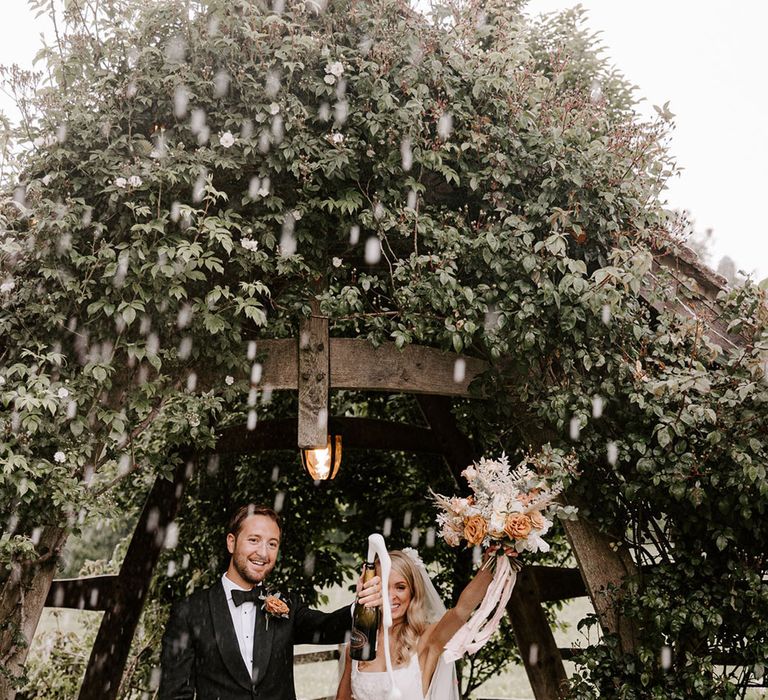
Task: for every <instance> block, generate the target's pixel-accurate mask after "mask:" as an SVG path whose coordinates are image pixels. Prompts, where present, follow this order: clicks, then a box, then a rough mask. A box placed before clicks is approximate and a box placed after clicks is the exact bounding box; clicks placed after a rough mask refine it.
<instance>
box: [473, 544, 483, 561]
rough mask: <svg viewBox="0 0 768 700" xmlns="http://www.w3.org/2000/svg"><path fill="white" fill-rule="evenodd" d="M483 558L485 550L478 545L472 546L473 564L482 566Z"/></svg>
mask: <svg viewBox="0 0 768 700" xmlns="http://www.w3.org/2000/svg"><path fill="white" fill-rule="evenodd" d="M482 560H483V550H482V549H481V548H480V547H478V546H474V547H472V566H480V562H481V561H482Z"/></svg>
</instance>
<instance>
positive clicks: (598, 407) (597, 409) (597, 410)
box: [592, 394, 605, 418]
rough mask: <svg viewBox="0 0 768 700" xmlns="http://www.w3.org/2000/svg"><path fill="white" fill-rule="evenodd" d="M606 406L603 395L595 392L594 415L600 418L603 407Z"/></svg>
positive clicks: (593, 398) (593, 399)
mask: <svg viewBox="0 0 768 700" xmlns="http://www.w3.org/2000/svg"><path fill="white" fill-rule="evenodd" d="M604 407H605V401H604V400H603V397H602V396H599V395H598V394H595V395H594V396H593V397H592V417H593V418H600V416H602V415H603V408H604Z"/></svg>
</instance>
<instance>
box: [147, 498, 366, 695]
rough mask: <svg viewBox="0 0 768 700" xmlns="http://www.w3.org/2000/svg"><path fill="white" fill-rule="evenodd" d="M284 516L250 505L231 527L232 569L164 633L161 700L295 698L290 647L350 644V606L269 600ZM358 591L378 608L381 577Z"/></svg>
mask: <svg viewBox="0 0 768 700" xmlns="http://www.w3.org/2000/svg"><path fill="white" fill-rule="evenodd" d="M280 536H281V526H280V516H278V514H277V513H276V512H275V511H274V510H272V509H271V508H267V507H265V506H256V505H253V504H249V505H247V506H243V507H242V508H240V509H238V510H237V511H236V512H235V514H234V515H233V516H232V518H231V520H230V522H229V526H228V530H227V550H228V551H229V554H230V560H229V566H228V567H227V571H226V572H225V573H224V575H223V576H222V577H221V580H219V581H217V582H216V583H215V584H214V585H213V586H212V587H211V588H208V589H206V590H202V591H197V592H196V593H193V594H192V595H191V596H190V597H188V598H185V599H184V600H181V601H179V602H177V603H175V604H174V605H173V607H172V609H171V614H170V617H169V619H168V625H167V627H166V629H165V634H164V635H163V648H162V657H161V666H162V676H161V680H160V694H159V700H182V699H183V698H195V697H196V698H197V699H198V700H252V699H255V698H260V699H261V700H295V698H296V692H295V690H294V687H293V645H294V644H335V643H340V642H343V641H345V637H346V636H347V634H348V631H349V629H350V627H351V623H352V614H351V609H350V607H349V606H347V607H344V608H341V609H339V610H336V611H335V612H332V613H323V612H320V611H318V610H312V609H310V608H308V607H307V606H306V605H304V604H303V603H302V602H301V601H300V600H299V598H298V596H297V595H296V594H293V593H288V594H287V595H283V596H280V597H279V598H278V597H276V596H266V595H265V593H264V592H263V589H264V585H263V584H264V581H265V579H266V578H267V576H269V574H270V572H271V571H272V569H274V567H275V561H276V560H277V553H278V551H279V549H280ZM364 588H365V590H362V589H361V584H360V583H358V592H359V600H360V602H361V603H363V604H364V605H369V606H375V605H380V604H381V592H380V589H381V586H380V580H379V578H378V577H376V578H374V579H372V580H371V581H369V582H368V583H367V584H366V585H365V587H364Z"/></svg>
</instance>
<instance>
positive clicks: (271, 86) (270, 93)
mask: <svg viewBox="0 0 768 700" xmlns="http://www.w3.org/2000/svg"><path fill="white" fill-rule="evenodd" d="M264 91H265V92H266V95H267V97H268V98H269V99H272V98H273V97H275V96H276V95H277V93H278V92H280V74H279V73H278V72H277V71H269V73H267V77H266V81H265V84H264Z"/></svg>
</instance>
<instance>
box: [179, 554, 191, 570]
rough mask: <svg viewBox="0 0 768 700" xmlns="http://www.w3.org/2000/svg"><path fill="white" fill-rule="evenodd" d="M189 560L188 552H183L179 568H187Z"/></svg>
mask: <svg viewBox="0 0 768 700" xmlns="http://www.w3.org/2000/svg"><path fill="white" fill-rule="evenodd" d="M189 561H190V557H189V554H185V555H184V556H183V557H182V559H181V568H182V569H188V568H189Z"/></svg>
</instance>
